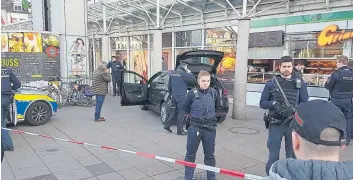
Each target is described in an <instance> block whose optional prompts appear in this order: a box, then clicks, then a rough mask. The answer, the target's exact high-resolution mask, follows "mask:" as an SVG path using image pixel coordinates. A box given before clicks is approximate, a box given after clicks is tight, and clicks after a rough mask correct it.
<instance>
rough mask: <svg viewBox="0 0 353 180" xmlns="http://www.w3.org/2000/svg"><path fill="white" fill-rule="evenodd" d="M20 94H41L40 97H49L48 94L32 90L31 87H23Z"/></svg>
mask: <svg viewBox="0 0 353 180" xmlns="http://www.w3.org/2000/svg"><path fill="white" fill-rule="evenodd" d="M17 93H19V94H39V95H48V93H47V92H44V91H41V90H39V89H36V88H30V87H22V88H20V89H19V92H17Z"/></svg>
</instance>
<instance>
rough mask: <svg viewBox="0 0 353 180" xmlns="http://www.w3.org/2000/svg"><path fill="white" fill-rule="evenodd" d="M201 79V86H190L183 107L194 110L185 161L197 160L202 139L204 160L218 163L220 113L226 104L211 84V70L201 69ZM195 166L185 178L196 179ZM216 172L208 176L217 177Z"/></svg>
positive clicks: (199, 80)
mask: <svg viewBox="0 0 353 180" xmlns="http://www.w3.org/2000/svg"><path fill="white" fill-rule="evenodd" d="M197 81H198V84H199V87H197V88H194V89H192V90H190V91H189V92H188V94H187V96H186V98H185V101H184V102H183V106H182V107H183V110H184V111H185V112H186V113H187V114H190V117H189V118H190V122H189V126H188V125H187V126H188V128H187V131H188V133H187V143H186V156H185V161H187V162H192V163H194V162H195V159H196V153H197V149H198V147H199V144H200V141H202V146H203V152H204V154H205V158H204V162H205V165H208V166H213V167H215V166H216V160H215V157H214V151H215V141H216V126H217V118H216V113H217V112H219V111H220V110H221V108H222V106H221V103H220V97H219V94H218V92H217V91H216V90H215V89H214V88H212V87H210V83H211V74H210V73H209V72H207V71H203V70H201V71H200V73H199V75H198V77H197ZM193 175H194V168H192V167H187V166H186V167H185V180H192V178H193ZM215 179H216V175H215V173H214V172H211V171H207V180H215Z"/></svg>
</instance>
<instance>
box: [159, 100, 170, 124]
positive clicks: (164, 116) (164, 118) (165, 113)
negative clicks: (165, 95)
mask: <svg viewBox="0 0 353 180" xmlns="http://www.w3.org/2000/svg"><path fill="white" fill-rule="evenodd" d="M160 115H161V121H162V124H163V125H164V124H165V122H166V121H167V120H168V117H169V116H168V110H167V106H166V103H165V102H163V103H162V104H161V109H160Z"/></svg>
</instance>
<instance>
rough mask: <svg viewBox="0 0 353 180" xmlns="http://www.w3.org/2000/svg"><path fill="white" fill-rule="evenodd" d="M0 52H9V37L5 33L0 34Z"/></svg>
mask: <svg viewBox="0 0 353 180" xmlns="http://www.w3.org/2000/svg"><path fill="white" fill-rule="evenodd" d="M1 52H9V37H8V36H7V33H1Z"/></svg>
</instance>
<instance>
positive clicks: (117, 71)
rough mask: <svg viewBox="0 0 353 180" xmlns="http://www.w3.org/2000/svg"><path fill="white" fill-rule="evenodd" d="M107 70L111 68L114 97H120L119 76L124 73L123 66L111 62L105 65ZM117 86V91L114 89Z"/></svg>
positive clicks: (116, 62)
mask: <svg viewBox="0 0 353 180" xmlns="http://www.w3.org/2000/svg"><path fill="white" fill-rule="evenodd" d="M107 68H108V69H109V68H112V72H111V73H112V82H113V93H114V96H116V95H120V93H121V92H120V86H121V78H122V77H121V76H122V72H123V71H124V66H123V65H122V64H121V63H120V62H118V61H111V62H109V63H108V64H107ZM117 86H118V89H116V87H117Z"/></svg>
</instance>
